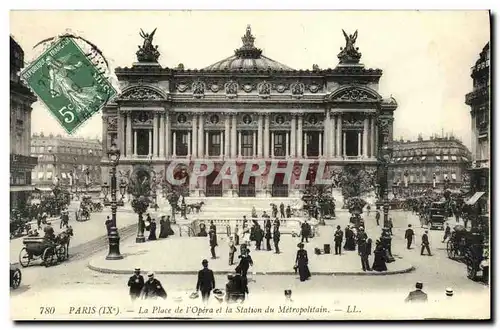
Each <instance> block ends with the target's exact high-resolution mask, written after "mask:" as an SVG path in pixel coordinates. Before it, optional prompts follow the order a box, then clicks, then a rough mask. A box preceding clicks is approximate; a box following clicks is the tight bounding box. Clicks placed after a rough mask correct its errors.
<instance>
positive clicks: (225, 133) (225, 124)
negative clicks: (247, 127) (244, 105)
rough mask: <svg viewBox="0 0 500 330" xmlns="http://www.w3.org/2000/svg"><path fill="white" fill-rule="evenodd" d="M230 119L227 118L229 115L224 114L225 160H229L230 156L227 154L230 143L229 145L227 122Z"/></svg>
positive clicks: (229, 124)
mask: <svg viewBox="0 0 500 330" xmlns="http://www.w3.org/2000/svg"><path fill="white" fill-rule="evenodd" d="M229 120H230V118H229V115H228V114H226V119H225V123H224V126H225V127H224V128H225V129H224V135H225V136H224V156H225V157H226V158H229V157H230V156H231V155H230V154H229V146H230V143H229V137H230V134H231V131H230V130H231V123H230V122H229Z"/></svg>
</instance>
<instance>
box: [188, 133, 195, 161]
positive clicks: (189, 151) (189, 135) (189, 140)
mask: <svg viewBox="0 0 500 330" xmlns="http://www.w3.org/2000/svg"><path fill="white" fill-rule="evenodd" d="M187 141H188V143H187V145H188V154H187V157H188V158H191V156H192V157H196V156H194V155H191V143H190V142H191V132H188V139H187Z"/></svg>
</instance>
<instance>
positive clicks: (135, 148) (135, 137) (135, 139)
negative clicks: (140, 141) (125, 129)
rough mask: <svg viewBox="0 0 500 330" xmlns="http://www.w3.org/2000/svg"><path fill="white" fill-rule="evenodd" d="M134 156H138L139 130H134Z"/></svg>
mask: <svg viewBox="0 0 500 330" xmlns="http://www.w3.org/2000/svg"><path fill="white" fill-rule="evenodd" d="M133 143H134V157H135V156H137V130H134V142H133Z"/></svg>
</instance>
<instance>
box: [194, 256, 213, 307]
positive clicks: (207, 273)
mask: <svg viewBox="0 0 500 330" xmlns="http://www.w3.org/2000/svg"><path fill="white" fill-rule="evenodd" d="M201 264H202V266H203V269H201V270H200V271H199V272H198V281H197V282H196V292H198V291H201V299H202V300H203V302H207V301H208V298H210V292H211V291H212V290H213V289H215V277H214V272H213V271H212V270H211V269H208V260H207V259H203V261H202V262H201Z"/></svg>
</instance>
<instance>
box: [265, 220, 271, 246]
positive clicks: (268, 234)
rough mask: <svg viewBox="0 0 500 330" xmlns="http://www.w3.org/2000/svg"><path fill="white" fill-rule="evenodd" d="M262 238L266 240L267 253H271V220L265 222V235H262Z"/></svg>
mask: <svg viewBox="0 0 500 330" xmlns="http://www.w3.org/2000/svg"><path fill="white" fill-rule="evenodd" d="M264 237H265V238H266V250H267V251H272V248H271V238H272V236H271V220H269V219H268V220H267V221H266V231H265V234H264Z"/></svg>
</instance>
